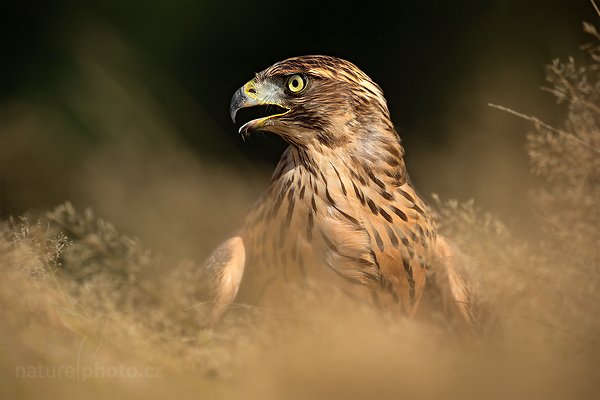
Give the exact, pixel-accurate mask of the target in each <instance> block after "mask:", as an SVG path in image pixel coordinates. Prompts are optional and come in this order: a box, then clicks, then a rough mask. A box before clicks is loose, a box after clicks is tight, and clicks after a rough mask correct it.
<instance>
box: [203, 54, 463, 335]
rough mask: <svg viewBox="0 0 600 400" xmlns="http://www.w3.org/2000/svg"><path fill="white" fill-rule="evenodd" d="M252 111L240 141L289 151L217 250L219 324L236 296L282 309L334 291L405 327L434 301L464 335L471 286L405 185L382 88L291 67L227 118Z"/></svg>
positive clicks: (325, 63) (333, 68)
mask: <svg viewBox="0 0 600 400" xmlns="http://www.w3.org/2000/svg"><path fill="white" fill-rule="evenodd" d="M257 108H258V109H261V110H262V112H263V114H261V116H260V117H259V118H256V115H254V116H252V117H251V118H255V119H251V120H250V121H249V122H247V123H246V124H244V125H243V126H242V127H241V128H240V133H241V134H242V135H247V134H250V133H252V132H253V131H257V130H261V131H267V132H271V133H274V134H278V135H280V136H281V137H282V138H284V139H285V140H286V141H287V142H288V143H289V145H290V146H289V147H288V148H287V150H286V151H285V152H284V154H283V156H282V158H281V160H280V162H279V165H278V166H277V168H276V170H275V172H274V174H273V178H272V181H271V185H270V187H269V189H268V191H267V192H266V194H265V195H264V196H263V197H262V198H261V199H260V200H259V201H258V202H257V203H256V204H255V206H254V207H253V209H252V211H251V212H250V214H249V216H248V218H247V220H246V223H245V225H244V227H243V229H242V231H241V233H240V234H239V236H238V237H236V238H235V239H233V240H230V241H228V242H226V243H225V244H224V245H222V246H221V247H220V248H219V249H218V250H217V253H218V254H221V258H220V260H221V261H220V264H219V265H221V267H220V268H219V271H218V272H219V275H218V277H219V278H218V279H215V282H216V284H215V286H214V288H215V289H214V300H215V303H216V307H215V312H214V314H213V318H214V319H217V318H218V317H219V315H220V313H221V312H222V311H223V310H225V308H226V306H227V305H228V304H229V303H230V302H231V301H232V300H233V299H234V298H235V296H236V293H237V290H238V286H240V285H241V292H240V296H242V297H243V299H244V300H245V301H262V300H264V299H269V298H270V299H273V298H275V299H276V300H275V301H276V302H280V301H284V300H285V297H286V293H287V287H288V286H289V285H296V286H302V285H304V286H307V287H308V288H309V290H320V288H327V287H328V286H330V285H333V286H335V287H339V288H341V289H342V290H343V291H344V292H346V293H348V294H349V295H350V296H351V297H354V298H357V299H359V300H361V301H362V300H364V301H368V302H372V303H374V304H375V305H378V306H382V307H386V308H392V309H397V310H398V312H399V313H402V314H404V315H413V314H415V312H416V310H417V306H418V305H419V302H420V299H421V297H422V296H423V294H424V293H428V294H429V296H428V297H429V300H428V304H437V306H439V307H442V308H443V309H444V310H445V311H446V312H447V313H448V315H454V316H455V317H458V318H456V319H458V320H460V321H462V322H465V323H466V325H469V324H470V322H471V321H470V318H471V316H470V311H469V307H468V304H469V303H470V299H469V296H470V294H469V290H468V286H467V285H466V283H465V282H464V279H463V278H462V277H461V276H460V275H459V274H458V272H457V271H456V269H455V268H454V263H455V261H454V258H455V257H454V256H453V253H452V251H451V248H450V247H449V246H448V245H447V244H446V242H445V241H444V240H443V239H442V238H440V237H439V236H438V234H437V233H436V228H435V224H434V222H433V220H432V217H431V215H430V212H429V211H428V208H427V206H426V205H425V204H424V203H423V201H422V200H421V199H420V197H419V196H418V195H417V193H416V192H415V190H414V189H413V186H412V184H411V182H410V180H409V178H408V175H407V172H406V168H405V164H404V159H403V156H404V149H403V147H402V145H401V142H400V138H399V137H398V135H397V133H396V131H395V129H394V126H393V124H392V122H391V119H390V115H389V111H388V107H387V103H386V100H385V98H384V97H383V92H382V90H381V89H380V88H379V86H378V85H377V84H375V83H374V82H373V81H372V80H371V79H370V78H369V77H368V76H367V75H366V74H364V73H363V72H362V71H361V70H359V69H358V68H357V67H356V66H354V65H353V64H351V63H350V62H348V61H344V60H341V59H338V58H334V57H327V56H304V57H295V58H290V59H288V60H285V61H282V62H279V63H276V64H275V65H273V66H271V67H269V68H267V69H266V70H264V71H262V72H260V73H258V74H256V76H255V78H254V79H252V80H251V81H249V82H248V83H246V84H245V85H244V86H243V87H242V88H240V89H239V90H238V91H237V92H236V94H235V95H234V97H233V99H232V104H231V114H232V118H233V119H234V121H235V120H236V119H239V118H240V117H242V114H243V113H244V112H245V111H247V110H249V109H257ZM248 118H250V117H248ZM217 253H215V254H217ZM240 255H241V256H240ZM213 258H214V257H213ZM228 259H231V260H235V262H227V260H228ZM223 260H225V261H223ZM214 264H215V263H214V262H212V263H211V262H209V263H208V265H209V266H212V269H213V270H214V269H215V267H214ZM242 275H243V278H241V276H242ZM239 278H241V280H240V279H239ZM429 292H430V293H429Z"/></svg>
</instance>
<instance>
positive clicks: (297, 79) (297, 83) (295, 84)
mask: <svg viewBox="0 0 600 400" xmlns="http://www.w3.org/2000/svg"><path fill="white" fill-rule="evenodd" d="M286 86H287V88H288V90H289V91H290V92H292V93H300V92H301V91H302V90H303V89H304V88H305V87H306V81H305V79H304V77H302V76H301V75H298V74H295V75H292V76H290V77H289V78H288V80H287V84H286Z"/></svg>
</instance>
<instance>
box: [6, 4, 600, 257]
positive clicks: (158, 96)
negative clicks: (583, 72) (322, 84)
mask: <svg viewBox="0 0 600 400" xmlns="http://www.w3.org/2000/svg"><path fill="white" fill-rule="evenodd" d="M593 18H594V12H593V9H592V6H591V4H590V3H589V2H588V1H586V0H582V1H551V0H545V1H471V2H466V1H397V2H389V3H388V2H381V1H370V2H368V5H367V4H366V3H360V2H350V1H343V2H342V1H339V2H310V1H308V2H287V1H280V2H267V1H227V0H225V1H96V2H87V1H79V2H75V1H67V2H60V1H53V2H40V1H35V2H33V1H5V0H2V1H1V2H0V42H1V47H0V58H1V60H2V61H1V64H0V68H2V70H1V73H0V79H1V86H0V216H1V217H3V218H4V217H8V216H9V215H18V214H21V213H24V212H26V211H27V210H30V209H37V210H45V209H48V208H51V207H53V206H55V205H56V204H59V203H61V202H63V201H65V200H70V201H72V202H74V203H75V205H76V206H79V207H83V206H92V207H94V208H95V209H96V210H98V213H99V214H100V215H102V216H105V217H106V218H107V219H109V220H112V221H114V222H115V223H116V224H117V225H118V226H119V228H121V229H124V230H125V232H129V233H132V234H135V235H138V236H142V238H143V239H145V240H146V241H147V242H150V244H151V245H157V246H159V248H161V250H165V249H167V250H169V251H174V252H178V251H184V252H186V251H187V250H184V249H189V248H190V246H189V243H187V244H184V245H182V246H178V245H177V243H176V241H175V240H173V241H169V240H166V241H165V240H164V238H165V236H169V237H173V238H178V241H177V242H179V239H181V237H182V236H192V237H193V236H194V235H195V234H198V235H201V236H202V237H206V238H207V239H206V245H205V246H200V248H198V247H197V246H191V247H192V248H195V249H197V251H198V253H199V254H200V253H202V254H204V252H205V251H206V249H207V248H209V247H212V246H213V245H214V244H216V243H217V242H218V241H219V240H221V239H222V238H223V237H225V236H226V235H227V234H228V232H230V231H231V230H233V229H235V228H236V227H237V226H239V224H240V223H241V218H242V217H243V215H244V214H245V212H246V210H247V208H248V207H249V206H250V205H251V203H252V202H253V201H254V199H255V198H256V197H257V196H258V195H260V193H261V192H262V191H263V190H264V189H265V188H266V185H267V184H268V179H269V175H270V173H271V171H272V169H273V167H274V165H275V163H276V162H277V159H278V157H279V155H280V154H281V152H282V150H283V148H284V144H283V143H282V142H281V141H280V140H279V139H278V138H276V137H274V136H264V137H262V136H261V137H253V138H250V139H249V140H247V141H246V142H245V143H244V142H242V141H241V139H240V138H239V137H238V136H237V134H236V132H235V129H234V127H233V124H232V123H231V121H230V118H229V100H230V97H231V95H232V94H233V92H234V90H235V89H237V88H238V87H239V86H241V85H242V84H243V83H245V82H246V81H247V80H248V79H250V78H251V77H252V75H253V74H254V73H255V72H257V71H260V70H262V69H263V68H266V67H268V66H269V65H271V64H273V63H274V62H276V61H278V60H282V59H285V58H287V57H290V56H296V55H302V54H329V55H335V56H338V57H342V58H346V59H348V60H350V61H352V62H354V63H355V64H356V65H358V66H359V67H360V68H361V69H363V70H364V71H365V72H366V73H367V74H369V75H370V76H371V77H372V78H373V79H374V80H375V81H376V82H377V83H379V84H380V86H382V88H383V89H384V91H385V93H386V96H387V99H388V102H389V105H390V109H391V113H392V117H393V121H394V123H395V125H396V127H397V130H398V132H399V133H400V135H401V137H402V139H403V141H404V144H405V147H406V150H407V163H408V168H409V172H410V174H411V175H412V178H413V180H414V181H415V183H416V186H417V188H418V190H419V191H420V192H421V193H422V194H423V195H424V196H425V197H426V198H428V199H429V198H430V197H429V196H430V194H431V193H432V192H436V193H438V194H440V196H441V197H442V198H458V199H459V200H466V199H469V198H474V199H475V200H476V203H477V204H479V205H480V206H482V207H484V208H486V209H491V210H493V211H494V212H496V213H497V214H498V215H500V216H501V217H502V218H504V219H505V220H507V221H508V222H509V223H510V222H511V221H513V222H514V223H518V221H519V217H520V215H522V213H526V212H528V210H527V205H526V202H525V198H526V194H527V191H528V190H529V188H530V187H531V184H532V182H533V178H532V177H531V176H530V175H529V172H528V170H529V166H528V161H527V156H526V154H525V151H524V150H523V144H524V141H525V134H526V133H527V131H528V129H529V128H530V125H529V123H528V122H526V121H523V120H520V119H518V118H515V117H513V116H511V115H509V114H507V113H503V112H501V111H498V110H496V109H493V108H491V107H489V106H488V103H490V102H491V103H496V104H501V105H504V106H507V107H511V108H514V109H516V110H519V111H521V112H524V113H526V114H531V115H536V116H537V117H539V118H541V119H542V120H544V121H546V122H548V123H550V124H553V123H558V122H559V121H562V120H563V119H564V115H562V114H561V112H562V111H564V110H562V109H561V108H560V107H559V106H556V105H554V102H555V100H554V98H553V97H552V96H551V95H549V94H548V93H545V92H544V91H543V90H540V88H541V87H542V86H543V85H544V75H545V71H544V67H543V66H544V65H546V64H548V63H550V62H551V61H552V59H553V58H555V57H561V58H566V57H567V56H569V55H572V54H574V53H576V51H574V50H576V49H577V48H578V47H579V46H580V45H581V44H583V43H585V42H586V41H587V37H585V35H584V33H583V32H582V30H581V22H582V20H586V19H593ZM214 207H218V212H216V213H215V212H213V211H212V210H214ZM153 238H155V239H156V240H154V242H153ZM205 247H206V248H205ZM192 253H194V252H192ZM189 255H191V256H194V257H195V256H199V255H198V254H189Z"/></svg>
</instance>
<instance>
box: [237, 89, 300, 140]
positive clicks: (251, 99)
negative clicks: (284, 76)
mask: <svg viewBox="0 0 600 400" xmlns="http://www.w3.org/2000/svg"><path fill="white" fill-rule="evenodd" d="M263 89H266V91H269V88H268V87H267V88H265V87H264V86H263V85H260V86H259V85H257V84H256V81H255V80H254V79H253V80H251V81H250V82H248V83H246V84H245V85H244V86H242V87H241V88H239V89H238V90H237V91H236V92H235V93H234V94H233V97H232V98H231V104H230V106H229V113H230V115H231V120H232V121H233V123H234V124H236V126H239V128H238V132H239V133H240V134H241V135H242V136H246V135H247V134H248V133H249V132H250V131H251V130H258V129H260V128H264V127H265V126H266V125H272V123H273V121H270V119H271V118H273V117H278V116H281V115H284V114H286V113H288V112H289V111H290V109H289V108H287V107H284V106H282V105H280V104H278V103H277V102H273V101H266V100H265V97H269V98H273V96H272V95H269V93H260V92H261V91H262V90H263Z"/></svg>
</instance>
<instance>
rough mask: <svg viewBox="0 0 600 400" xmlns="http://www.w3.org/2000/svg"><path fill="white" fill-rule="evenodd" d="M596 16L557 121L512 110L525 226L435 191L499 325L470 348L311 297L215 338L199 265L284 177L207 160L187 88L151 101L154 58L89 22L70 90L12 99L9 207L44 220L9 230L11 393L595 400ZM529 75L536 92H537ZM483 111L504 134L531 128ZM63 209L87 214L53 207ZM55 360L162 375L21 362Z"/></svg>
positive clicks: (487, 172)
mask: <svg viewBox="0 0 600 400" xmlns="http://www.w3.org/2000/svg"><path fill="white" fill-rule="evenodd" d="M112 7H117V8H118V7H119V6H115V5H113V6H112ZM165 7H166V6H165ZM188 7H191V6H188ZM198 7H200V6H198ZM190 18H191V17H190ZM88 21H89V20H88ZM595 26H597V24H585V25H584V28H585V31H586V36H585V38H586V39H585V41H586V43H588V44H586V45H585V46H584V47H583V51H581V52H575V51H574V50H573V53H574V56H573V58H568V57H564V58H562V59H561V60H557V61H554V62H552V63H551V64H550V65H549V66H548V67H547V68H546V73H547V83H546V85H545V86H544V91H542V93H546V94H547V92H550V93H551V94H552V95H553V98H554V99H555V100H556V101H557V102H558V103H559V104H553V103H552V102H543V103H542V106H539V105H538V106H535V107H533V106H532V108H533V109H534V110H537V109H538V108H536V107H540V108H541V109H543V112H541V113H540V114H539V115H538V114H536V115H535V116H528V110H530V108H528V109H527V110H522V109H521V108H518V107H517V109H518V110H519V111H525V113H524V114H519V113H517V114H519V115H520V116H521V117H523V118H520V119H518V118H515V119H516V120H521V122H523V123H524V124H531V123H533V126H532V129H531V132H530V133H529V134H528V135H527V137H526V139H525V140H524V141H523V143H521V144H520V148H519V150H518V151H520V152H521V153H522V154H524V157H527V160H528V163H529V170H530V172H531V173H532V174H533V175H535V176H536V177H537V179H536V180H532V181H527V182H520V186H522V187H523V191H524V193H526V194H527V196H526V197H523V198H521V197H519V198H518V199H519V200H518V201H520V202H523V203H525V204H526V206H523V207H524V210H526V211H528V212H527V213H522V214H520V215H521V223H520V224H511V223H503V220H504V219H503V218H502V217H498V215H501V214H502V212H501V211H502V210H503V208H502V207H484V206H482V205H481V202H479V201H477V202H474V201H467V202H464V201H458V200H442V199H447V198H448V196H447V195H445V194H444V193H441V194H440V195H439V196H437V197H435V198H436V199H437V203H436V204H437V206H436V209H437V214H438V220H439V225H440V229H441V230H442V231H443V232H444V233H445V234H446V235H448V236H449V237H450V238H451V239H452V241H453V242H454V243H455V244H456V245H457V246H459V247H460V248H461V250H462V251H463V253H465V254H467V255H468V257H469V258H470V260H471V262H470V264H469V268H470V269H471V272H472V274H473V275H474V276H475V277H476V282H477V284H478V285H477V290H478V291H479V292H480V294H481V295H482V296H484V297H485V299H486V300H487V301H488V302H489V303H490V304H491V305H492V306H493V307H494V309H495V310H497V312H498V314H499V316H500V319H501V321H502V324H503V327H504V336H505V337H504V340H503V342H502V343H500V344H498V343H491V344H490V343H478V344H469V343H467V344H465V343H462V344H461V343H456V342H455V341H454V340H453V339H450V338H448V337H447V336H446V335H445V333H444V332H443V331H440V330H439V329H438V328H437V327H435V326H431V325H428V324H427V323H424V322H420V321H406V320H397V319H393V318H390V317H389V316H385V315H380V314H379V313H377V312H374V310H370V309H367V308H365V309H361V308H358V309H357V308H356V304H354V303H353V304H352V305H348V304H343V302H342V304H339V305H334V306H332V309H323V308H322V307H320V306H319V305H318V304H313V303H311V301H310V299H302V300H299V301H298V304H297V306H296V308H294V309H292V310H290V311H289V313H288V314H281V313H275V312H273V311H270V310H264V309H259V308H254V307H249V306H246V305H243V304H237V305H236V306H235V307H234V308H233V309H232V310H231V312H229V313H228V314H227V316H226V318H225V320H224V321H223V322H222V324H220V325H219V326H217V327H216V328H206V327H204V324H203V322H204V321H203V316H202V315H203V314H202V307H203V297H202V296H203V287H202V283H203V282H202V277H201V276H199V275H198V265H199V262H200V261H201V260H202V259H203V258H204V256H205V255H206V254H208V252H209V251H210V250H211V249H212V248H213V247H214V246H215V245H216V244H217V243H218V242H219V241H220V240H221V239H222V238H224V237H225V236H226V235H227V234H229V233H230V232H231V231H233V230H234V229H236V227H237V226H239V222H240V220H241V218H242V217H243V215H244V213H245V209H246V207H247V206H248V205H249V204H250V203H251V202H252V201H253V200H254V199H255V198H256V196H257V195H258V194H259V193H260V192H261V191H262V190H263V189H264V188H265V187H266V181H267V175H268V170H269V168H268V167H264V166H259V167H252V166H253V165H255V163H254V162H248V161H244V160H243V158H241V159H237V157H236V159H227V160H221V159H219V158H220V157H219V155H220V154H221V155H222V154H226V152H224V153H219V152H218V151H217V152H216V153H214V154H213V157H204V156H198V154H204V153H203V152H202V151H200V152H198V149H197V148H195V147H194V146H190V144H189V142H186V140H185V139H184V138H182V137H181V136H180V133H179V127H178V126H176V124H173V123H171V122H170V116H171V114H170V112H168V111H165V109H164V108H163V105H161V104H159V101H158V100H157V98H159V97H161V95H162V94H164V93H167V92H169V90H171V91H173V92H169V93H175V94H174V95H173V97H172V98H178V99H182V98H184V99H187V100H182V101H181V103H178V104H187V106H188V107H192V109H193V110H196V111H197V113H195V112H190V114H189V115H193V121H194V123H198V125H197V129H198V132H201V133H202V134H203V135H212V134H214V133H215V132H219V133H222V132H221V131H220V128H219V123H215V122H214V121H213V120H212V118H211V116H210V113H205V112H204V111H201V110H202V107H198V108H194V107H195V106H193V105H192V106H190V104H194V101H188V100H189V97H186V96H187V95H186V94H182V92H180V90H181V89H179V88H180V85H179V84H176V83H173V82H172V81H169V80H167V81H166V83H165V81H161V82H163V86H162V87H163V88H167V89H165V90H167V92H165V91H161V92H160V93H154V92H153V91H152V90H151V89H150V87H151V86H152V85H148V81H147V79H146V77H145V76H144V75H143V74H142V75H137V74H135V73H132V71H135V72H139V71H143V70H145V68H147V64H146V63H142V65H141V66H140V65H138V64H136V62H138V61H136V60H139V58H138V57H139V54H137V55H134V54H136V53H135V51H134V50H132V49H131V47H130V46H129V45H128V44H126V43H125V42H124V41H123V40H122V39H121V38H120V36H119V35H116V34H115V33H114V31H113V30H112V29H107V28H105V26H104V24H99V25H98V24H95V25H93V26H92V28H90V29H88V30H84V31H82V32H87V33H86V34H85V35H83V34H82V36H78V37H76V38H72V39H71V40H72V41H69V42H68V43H72V45H71V46H72V47H69V48H70V50H69V51H68V52H67V53H68V54H69V56H70V57H73V60H74V62H75V64H76V65H77V67H76V68H73V69H72V70H70V72H71V73H69V74H67V73H65V74H64V75H63V76H62V78H61V79H62V81H61V84H60V85H58V86H57V87H59V88H60V91H59V92H57V93H59V94H60V96H57V97H56V98H52V99H50V100H49V99H48V98H44V96H42V97H41V98H40V97H38V98H33V99H32V98H31V97H21V98H19V99H18V100H14V99H13V100H11V101H10V102H4V103H3V107H2V108H1V109H0V113H1V116H2V118H1V119H0V122H1V125H0V132H2V143H1V144H2V145H1V146H0V163H1V164H0V170H2V178H3V184H4V185H6V186H5V187H8V188H9V189H11V190H9V191H7V192H5V193H4V196H5V200H4V201H6V202H8V203H9V204H18V205H19V206H18V208H21V207H22V208H23V209H25V208H27V209H30V208H31V209H30V210H29V211H27V212H22V213H21V214H22V215H24V216H23V217H20V218H17V217H13V218H5V219H4V220H2V222H0V273H1V274H2V280H1V282H0V310H1V311H0V355H1V357H0V372H1V374H0V397H1V398H39V397H44V396H46V397H47V396H49V395H52V396H53V397H59V398H71V397H72V398H80V397H82V396H86V397H90V398H106V397H109V396H111V397H118V398H135V397H143V398H150V399H151V398H164V397H180V398H189V397H198V396H205V397H210V398H240V397H244V398H261V399H265V398H336V397H344V398H365V397H372V396H373V393H376V394H377V397H378V398H381V399H386V398H398V397H406V398H441V397H443V398H486V399H493V398H498V399H500V398H544V399H554V398H556V399H564V398H597V397H598V396H599V395H600V385H599V384H598V382H597V379H596V376H597V371H598V369H599V368H600V341H599V338H600V318H598V315H600V314H599V312H598V307H599V305H600V287H599V285H600V265H599V264H600V257H599V254H598V251H599V250H598V249H600V230H599V229H598V226H599V222H600V189H599V188H600V162H599V160H600V158H599V157H598V153H599V152H600V112H599V110H598V104H599V103H600V102H599V100H600V75H599V72H600V56H599V54H600V47H599V46H600V37H599V36H598V33H597V31H596V28H595ZM154 34H155V35H158V34H157V33H156V32H155V33H154ZM158 36H159V35H158ZM157 40H158V39H157ZM165 40H166V39H165ZM168 42H169V41H167V43H168ZM181 46H182V48H186V47H187V46H189V43H187V44H181ZM215 63H216V65H218V62H217V61H215ZM149 74H150V75H151V76H159V77H163V78H160V79H165V78H164V76H165V74H162V73H156V74H154V73H149ZM166 76H168V74H166ZM160 79H159V80H160ZM236 84H239V82H238V83H236ZM519 85H520V86H523V87H522V88H520V90H521V91H536V89H537V88H536V86H537V85H536V83H535V81H534V82H530V83H527V82H525V83H524V82H519ZM184 86H185V85H184ZM232 86H233V84H232ZM533 98H535V97H529V100H531V99H533ZM57 99H60V101H58V100H57ZM554 99H553V100H552V101H553V102H554ZM500 100H501V99H500ZM529 100H528V101H529ZM501 104H505V103H502V102H501ZM507 105H510V106H511V107H513V106H515V104H514V103H510V104H507ZM518 105H519V104H516V106H518ZM486 107H487V106H486ZM488 108H489V107H488ZM489 110H490V111H489V112H491V113H493V115H495V117H494V118H493V119H492V120H493V121H502V124H503V129H509V127H514V126H518V127H525V126H527V125H511V124H510V123H509V122H508V121H510V120H511V119H512V116H510V115H507V114H505V113H501V112H499V111H498V110H496V109H494V108H489ZM509 111H510V110H509ZM563 111H564V112H563ZM427 112H428V113H429V112H431V110H428V111H427ZM511 112H513V111H511ZM182 113H186V112H185V111H182ZM513 113H516V112H513ZM476 114H477V113H476ZM550 115H554V118H552V117H548V116H550ZM478 116H479V115H475V116H473V118H477V117H478ZM546 117H548V118H546ZM484 119H485V118H484ZM561 119H562V120H561ZM457 126H460V127H464V125H461V124H458V125H457ZM82 132H88V133H89V135H88V136H85V135H82ZM476 132H478V131H476ZM7 133H8V134H10V136H8V137H7V136H6V135H7ZM517 133H518V134H522V131H521V132H517ZM517 133H515V135H516V134H517ZM472 136H474V135H473V134H472V133H471V137H472ZM475 136H476V135H475ZM465 140H467V143H469V140H472V139H465ZM460 143H463V144H464V143H465V142H461V141H460V140H459V144H460ZM471 143H472V142H471ZM508 148H512V147H508ZM506 149H507V148H505V147H499V148H497V153H498V154H494V155H493V156H490V157H488V158H487V159H486V160H485V162H483V163H482V164H481V167H480V168H478V170H477V171H476V172H477V173H478V174H479V175H481V176H482V178H480V179H481V181H482V182H487V184H488V185H501V184H502V181H497V180H495V178H494V177H495V176H496V175H494V171H497V170H503V169H504V166H505V164H506V163H507V162H510V161H511V160H512V158H511V157H510V152H508V153H506V152H503V151H501V150H506ZM478 151H479V148H478V147H476V146H475V147H471V148H469V149H466V150H465V153H460V154H468V153H469V152H470V153H474V152H478ZM409 153H410V151H409ZM445 160H446V161H447V160H448V158H446V159H445ZM7 172H10V173H7ZM423 173H427V174H431V175H435V174H438V173H439V174H441V175H442V176H443V177H445V178H447V177H448V176H452V174H455V173H456V171H455V172H451V173H450V175H444V172H442V171H440V170H438V169H436V168H430V169H427V168H426V169H425V171H424V172H423ZM523 174H526V172H523ZM33 178H35V179H33ZM510 178H511V179H512V180H518V179H516V178H515V176H514V175H511V176H510ZM459 186H460V188H461V190H465V189H464V188H465V187H466V186H462V185H459ZM13 189H14V192H13ZM38 196H39V198H38ZM62 198H65V199H73V204H74V205H73V204H71V203H65V204H63V205H61V206H58V207H50V206H47V203H51V202H54V201H57V200H60V199H62ZM515 201H517V200H515ZM81 204H89V205H91V206H92V207H91V208H86V207H82V206H80V205H81ZM509 206H512V204H509ZM515 207H516V206H515ZM48 210H50V211H48ZM92 210H94V211H92ZM499 210H500V211H499ZM99 216H101V217H99ZM107 220H110V221H113V222H115V224H116V225H113V224H111V223H109V222H107ZM121 232H126V233H125V234H123V233H121ZM132 232H133V233H135V235H134V234H132ZM137 236H139V237H140V238H137ZM349 307H351V308H352V309H348V308H349ZM40 365H41V366H46V367H60V366H63V367H64V366H71V367H77V368H78V370H79V371H83V368H96V369H102V368H111V367H115V366H119V365H125V366H127V367H134V368H137V369H136V370H137V371H144V369H145V368H148V367H150V368H152V369H151V371H153V372H154V374H153V375H145V376H142V377H136V378H131V377H126V376H125V377H124V376H119V377H116V378H107V377H103V376H99V375H98V374H95V375H94V376H91V377H87V378H86V379H83V376H81V375H77V376H76V377H71V378H67V377H57V378H45V379H43V378H39V374H38V377H37V378H36V377H33V376H32V377H30V378H27V377H22V376H19V375H18V374H17V373H16V371H15V369H16V368H18V367H36V366H40Z"/></svg>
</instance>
